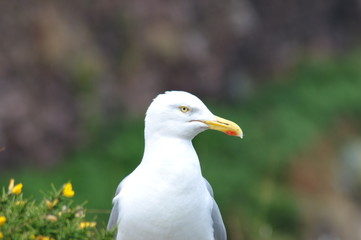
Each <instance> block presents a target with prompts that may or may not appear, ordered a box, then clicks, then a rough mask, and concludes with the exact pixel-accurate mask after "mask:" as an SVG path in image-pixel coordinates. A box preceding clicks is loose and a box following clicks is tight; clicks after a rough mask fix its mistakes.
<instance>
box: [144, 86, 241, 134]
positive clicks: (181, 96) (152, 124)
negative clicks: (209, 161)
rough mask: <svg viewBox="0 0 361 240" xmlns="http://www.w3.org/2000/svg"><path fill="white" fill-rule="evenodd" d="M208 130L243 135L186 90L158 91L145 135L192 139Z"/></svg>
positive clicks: (147, 116) (146, 123)
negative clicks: (161, 92) (160, 92)
mask: <svg viewBox="0 0 361 240" xmlns="http://www.w3.org/2000/svg"><path fill="white" fill-rule="evenodd" d="M207 129H213V130H217V131H221V132H224V133H226V134H228V135H232V136H238V137H241V138H242V137H243V132H242V130H241V128H240V127H239V126H238V125H237V124H235V123H234V122H231V121H229V120H226V119H223V118H220V117H217V116H215V115H214V114H213V113H212V112H211V111H210V110H209V109H208V108H207V107H206V105H204V103H203V102H202V101H201V100H200V99H199V98H197V97H196V96H194V95H192V94H190V93H187V92H183V91H168V92H165V93H164V94H159V95H158V96H157V97H156V98H155V99H154V100H153V102H152V103H151V104H150V106H149V108H148V110H147V113H146V117H145V138H146V139H148V138H155V137H162V136H166V137H177V138H183V139H189V140H192V139H193V138H194V137H195V136H196V135H197V134H199V133H201V132H203V131H204V130H207Z"/></svg>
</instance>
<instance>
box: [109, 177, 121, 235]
mask: <svg viewBox="0 0 361 240" xmlns="http://www.w3.org/2000/svg"><path fill="white" fill-rule="evenodd" d="M123 181H124V180H123ZM123 181H122V182H121V183H120V184H119V185H118V187H117V190H116V192H115V196H117V195H118V194H119V193H120V190H121V188H122V183H123ZM119 213H120V206H119V202H118V201H117V200H116V199H113V209H112V212H111V213H110V217H109V221H108V226H107V229H108V230H110V229H113V228H114V227H115V226H116V225H117V224H118V217H119Z"/></svg>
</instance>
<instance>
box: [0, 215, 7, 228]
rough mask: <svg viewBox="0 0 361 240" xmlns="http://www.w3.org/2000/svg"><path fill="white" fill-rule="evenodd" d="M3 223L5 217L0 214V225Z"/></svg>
mask: <svg viewBox="0 0 361 240" xmlns="http://www.w3.org/2000/svg"><path fill="white" fill-rule="evenodd" d="M4 223H6V217H5V216H0V226H2V225H4Z"/></svg>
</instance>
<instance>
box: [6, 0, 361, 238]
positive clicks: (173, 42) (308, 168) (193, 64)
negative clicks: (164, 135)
mask: <svg viewBox="0 0 361 240" xmlns="http://www.w3.org/2000/svg"><path fill="white" fill-rule="evenodd" d="M0 33H1V37H0V149H1V150H0V151H1V152H0V186H7V184H8V181H9V179H10V178H15V179H16V181H17V182H22V183H23V184H24V194H25V195H26V196H34V198H36V199H37V198H41V196H42V193H41V190H43V191H47V190H49V189H51V187H50V185H51V184H54V185H55V186H57V187H59V186H61V185H62V184H63V183H65V182H66V181H69V180H71V181H72V183H73V185H74V189H75V191H76V196H75V200H76V201H78V202H85V201H87V205H86V206H87V208H88V209H89V213H90V214H91V216H93V217H96V218H97V219H98V221H100V222H103V223H106V221H107V218H108V216H109V211H110V209H111V200H112V198H113V196H114V192H115V189H116V187H117V185H118V183H119V182H120V181H121V180H122V179H123V178H124V177H125V176H126V175H127V174H129V173H130V172H131V171H132V170H133V169H134V168H135V167H136V166H137V165H138V164H139V162H140V160H141V157H142V152H143V145H144V141H143V127H144V124H143V118H144V112H145V110H146V108H147V106H148V105H149V103H150V102H151V100H152V99H153V98H154V97H155V96H156V95H157V94H159V93H162V92H164V91H165V90H185V91H189V92H191V93H193V94H195V95H197V96H199V97H200V98H201V99H203V101H204V102H205V103H206V105H207V106H208V107H209V108H210V109H211V111H212V112H213V113H215V114H217V115H219V116H223V117H225V118H227V119H230V120H233V121H235V122H237V123H239V125H240V126H241V127H242V128H243V130H244V133H245V138H244V140H239V139H237V138H233V137H228V136H226V135H224V134H222V133H218V132H210V131H208V132H205V133H202V134H201V135H200V136H198V137H197V138H196V139H195V140H194V145H195V147H196V149H197V151H198V154H199V157H200V159H201V165H202V170H203V174H204V176H205V177H206V178H208V179H209V181H210V182H211V184H212V186H213V188H214V191H215V197H216V199H217V202H218V204H219V205H220V208H221V211H222V214H223V218H224V221H225V224H226V226H227V230H228V235H229V239H231V240H263V239H270V240H291V239H292V240H293V239H305V240H309V239H310V240H355V239H361V1H360V0H318V1H312V0H288V1H286V0H284V1H282V0H273V1H268V0H225V1H216V0H208V1H204V0H184V1H175V0H173V1H163V0H138V1H132V0H122V1H114V0H105V1H85V0H75V1H55V0H54V1H52V0H46V1H45V0H39V1H37V0H34V1H21V0H16V1H0ZM99 225H100V226H103V224H99Z"/></svg>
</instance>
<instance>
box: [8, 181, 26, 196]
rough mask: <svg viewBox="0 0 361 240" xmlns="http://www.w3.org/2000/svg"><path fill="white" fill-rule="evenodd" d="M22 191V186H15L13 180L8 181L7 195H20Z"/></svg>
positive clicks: (20, 184)
mask: <svg viewBox="0 0 361 240" xmlns="http://www.w3.org/2000/svg"><path fill="white" fill-rule="evenodd" d="M22 190H23V184H22V183H19V184H16V185H15V180H14V179H13V178H12V179H10V184H9V193H11V194H20V193H21V191H22Z"/></svg>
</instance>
